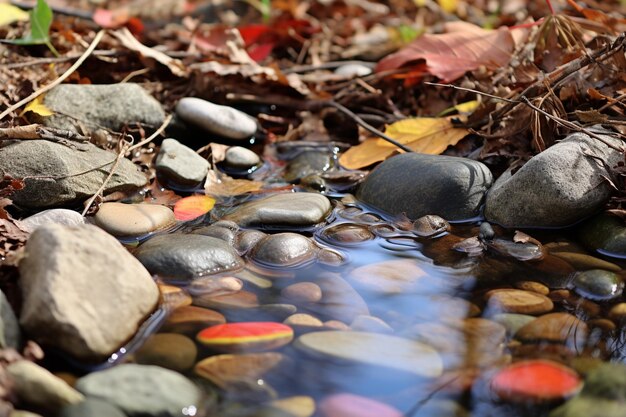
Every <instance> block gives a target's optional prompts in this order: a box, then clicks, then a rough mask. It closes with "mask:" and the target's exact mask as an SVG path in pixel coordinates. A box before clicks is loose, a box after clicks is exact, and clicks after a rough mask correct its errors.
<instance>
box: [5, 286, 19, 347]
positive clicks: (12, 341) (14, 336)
mask: <svg viewBox="0 0 626 417" xmlns="http://www.w3.org/2000/svg"><path fill="white" fill-rule="evenodd" d="M21 343H22V332H21V330H20V325H19V323H18V322H17V317H16V316H15V313H14V312H13V307H11V305H10V304H9V300H7V298H6V296H5V295H4V293H3V292H2V291H0V348H13V349H16V350H18V349H19V348H20V345H21Z"/></svg>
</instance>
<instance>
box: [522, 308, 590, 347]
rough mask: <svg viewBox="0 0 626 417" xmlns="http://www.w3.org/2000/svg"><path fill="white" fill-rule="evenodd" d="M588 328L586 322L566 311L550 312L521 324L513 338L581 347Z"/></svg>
mask: <svg viewBox="0 0 626 417" xmlns="http://www.w3.org/2000/svg"><path fill="white" fill-rule="evenodd" d="M588 333H589V328H588V326H587V324H586V323H585V322H583V321H581V320H579V319H578V318H576V317H575V316H572V315H571V314H568V313H550V314H545V315H543V316H541V317H538V318H536V319H535V320H533V321H531V322H530V323H528V324H526V325H525V326H523V327H522V328H521V329H519V330H518V331H517V333H516V334H515V338H516V339H519V340H521V341H523V342H537V341H547V342H552V343H562V344H566V345H568V346H570V347H572V348H574V349H582V347H583V346H584V343H585V340H586V339H587V334H588Z"/></svg>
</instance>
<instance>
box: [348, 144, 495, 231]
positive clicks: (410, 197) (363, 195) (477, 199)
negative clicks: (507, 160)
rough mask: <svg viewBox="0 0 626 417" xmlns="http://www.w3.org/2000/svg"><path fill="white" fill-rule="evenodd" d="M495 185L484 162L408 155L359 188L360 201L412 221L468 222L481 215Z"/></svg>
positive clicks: (375, 173)
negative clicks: (425, 218)
mask: <svg viewBox="0 0 626 417" xmlns="http://www.w3.org/2000/svg"><path fill="white" fill-rule="evenodd" d="M491 182H492V176H491V172H490V171H489V169H488V168H487V167H486V166H485V165H483V164H481V163H480V162H477V161H473V160H471V159H465V158H457V157H453V156H443V155H422V154H417V153H406V154H402V155H397V156H394V157H391V158H389V159H388V160H386V161H385V162H383V163H382V164H380V165H379V166H378V167H376V168H375V169H374V170H373V171H372V172H371V173H370V174H369V175H368V177H367V178H366V179H365V181H364V182H363V184H362V185H361V186H360V187H359V190H358V192H357V198H359V199H360V200H362V201H363V202H365V203H367V204H371V205H372V206H374V207H376V208H379V209H381V210H384V211H386V212H388V213H391V214H393V215H400V214H402V213H404V214H406V215H407V216H408V217H409V218H410V219H417V218H419V217H422V216H425V215H427V214H436V215H438V216H441V217H443V218H444V219H446V220H467V219H471V218H474V217H476V216H478V215H479V214H480V208H481V205H482V203H483V200H484V196H485V193H486V192H487V190H488V189H489V187H490V186H491Z"/></svg>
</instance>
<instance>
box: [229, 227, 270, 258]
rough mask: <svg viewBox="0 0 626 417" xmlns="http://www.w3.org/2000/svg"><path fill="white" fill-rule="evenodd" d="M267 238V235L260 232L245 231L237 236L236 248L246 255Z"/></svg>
mask: <svg viewBox="0 0 626 417" xmlns="http://www.w3.org/2000/svg"><path fill="white" fill-rule="evenodd" d="M265 236H267V235H266V234H265V233H263V232H261V231H259V230H243V231H241V233H239V236H237V241H236V243H235V248H236V249H237V251H238V252H239V253H241V254H242V255H245V254H246V253H248V252H249V251H250V249H252V248H253V247H255V246H256V244H257V243H259V241H261V239H263V238H264V237H265Z"/></svg>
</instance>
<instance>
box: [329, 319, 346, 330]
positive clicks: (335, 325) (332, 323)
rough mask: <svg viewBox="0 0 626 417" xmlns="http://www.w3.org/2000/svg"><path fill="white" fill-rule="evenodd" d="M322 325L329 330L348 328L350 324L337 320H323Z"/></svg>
mask: <svg viewBox="0 0 626 417" xmlns="http://www.w3.org/2000/svg"><path fill="white" fill-rule="evenodd" d="M324 327H325V328H327V329H330V330H350V326H348V325H347V324H346V323H344V322H342V321H339V320H328V321H325V322H324Z"/></svg>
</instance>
